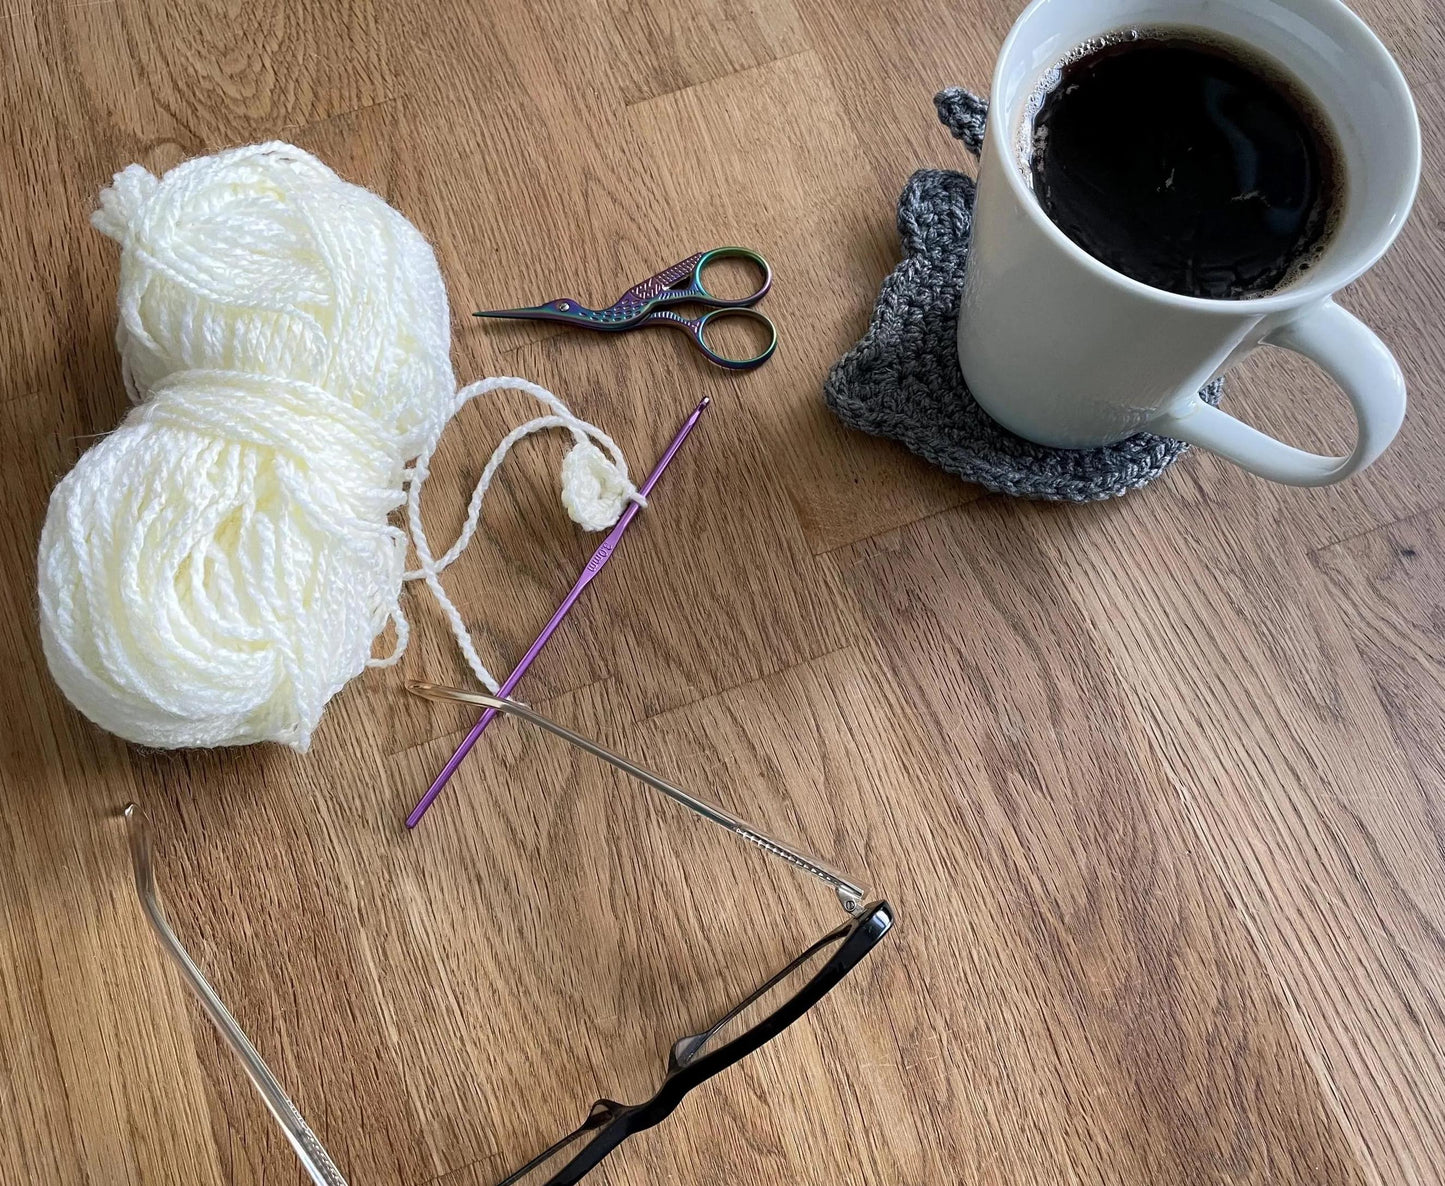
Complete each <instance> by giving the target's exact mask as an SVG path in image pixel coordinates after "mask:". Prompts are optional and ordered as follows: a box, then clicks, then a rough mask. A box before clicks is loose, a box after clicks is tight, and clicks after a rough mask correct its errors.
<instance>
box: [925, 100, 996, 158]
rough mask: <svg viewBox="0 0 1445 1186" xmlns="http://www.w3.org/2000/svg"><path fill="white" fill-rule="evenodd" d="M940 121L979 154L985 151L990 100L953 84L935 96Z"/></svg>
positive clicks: (969, 149)
mask: <svg viewBox="0 0 1445 1186" xmlns="http://www.w3.org/2000/svg"><path fill="white" fill-rule="evenodd" d="M933 106H934V107H935V108H937V110H938V118H939V121H940V122H941V123H942V124H943V126H944V127H945V128H947V129H948V130H949V131H950V132H952V133H953V135H954V138H955V139H958V140H962V141H963V146H964V147H965V148H966V149H968V151H969V152H971V153H973V155H974V156H978V154H979V153H980V152H982V151H983V127H984V122H985V120H987V118H988V100H987V99H985V98H983V97H982V96H980V95H975V94H974V93H973V92H972V91H966V90H964V89H963V88H962V87H960V86H951V87H949V88H948V89H946V90H942V91H939V92H938V94H936V95H934V96H933Z"/></svg>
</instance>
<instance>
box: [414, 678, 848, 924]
mask: <svg viewBox="0 0 1445 1186" xmlns="http://www.w3.org/2000/svg"><path fill="white" fill-rule="evenodd" d="M407 689H408V691H410V692H412V693H414V694H415V695H417V696H421V697H422V698H423V699H426V700H453V701H461V702H462V703H463V704H475V705H478V706H480V707H483V708H494V709H496V710H497V711H498V712H505V713H510V714H511V715H512V716H515V717H521V718H522V720H524V721H527V722H529V723H531V724H533V725H536V726H537V728H539V729H545V730H546V731H547V732H548V733H554V734H556V735H557V736H558V737H560V738H562V740H564V741H569V742H571V743H572V744H573V745H575V746H576V747H577V748H578V749H582V750H586V751H587V752H588V753H589V754H591V755H592V756H593V757H595V758H601V759H602V761H604V762H607V763H609V764H610V765H612V766H615V767H617V769H619V770H621V771H622V772H623V773H625V774H630V775H632V777H633V778H635V779H637V780H638V781H639V782H643V783H646V784H647V785H648V786H650V787H652V788H653V789H654V790H657V791H661V792H662V793H663V794H664V795H666V796H667V797H668V798H669V799H673V800H676V801H677V802H678V803H681V804H682V805H683V806H684V807H686V808H688V809H689V810H691V811H695V812H696V813H697V814H698V815H700V816H702V817H703V819H706V820H711V821H712V822H713V823H715V824H717V825H718V826H719V827H722V828H726V829H727V830H728V831H729V832H731V833H733V835H735V836H741V837H742V838H743V839H744V840H747V841H749V842H750V843H752V844H756V845H757V846H758V847H759V848H761V849H762V850H763V851H764V852H766V853H768V854H769V855H771V856H775V857H777V858H778V859H779V860H783V861H787V862H788V863H789V864H790V865H793V866H795V867H797V868H799V869H801V870H802V871H803V872H804V873H808V874H811V875H812V876H813V877H816V878H817V879H818V880H819V881H821V882H823V883H824V884H825V885H828V886H831V887H832V889H833V892H834V893H836V894H837V895H838V901H839V902H841V903H842V905H843V909H844V910H846V911H847V912H848V913H849V914H850V915H854V914H857V913H858V911H859V910H860V909H862V906H863V901H864V899H865V898H866V897H867V896H868V895H867V893H866V891H865V890H864V889H863V888H862V887H861V886H860V885H858V884H857V883H856V882H854V881H852V880H851V879H849V878H848V877H846V876H844V875H843V874H842V873H840V872H838V871H837V870H836V869H833V868H830V867H829V866H828V865H825V864H824V863H823V862H822V861H820V860H817V859H816V858H814V857H809V856H805V855H804V854H802V853H800V852H798V851H797V850H796V849H794V848H790V847H788V845H786V844H783V843H782V842H781V841H778V840H774V839H773V838H772V837H771V836H769V835H767V833H765V832H762V831H760V830H758V829H757V828H754V827H753V826H752V825H751V824H748V823H745V822H744V821H742V820H740V819H738V817H737V816H735V815H732V814H730V813H729V812H726V811H724V810H723V809H722V808H721V807H714V806H713V805H712V804H711V803H705V802H704V801H703V800H701V799H699V798H697V797H696V796H694V795H690V794H688V793H687V792H686V791H684V790H683V789H682V788H681V787H677V786H674V785H673V784H672V783H670V782H668V781H667V780H666V779H664V778H660V777H659V776H658V775H656V774H653V773H652V772H651V771H649V770H644V769H643V768H642V767H641V766H637V765H634V764H633V763H632V762H629V761H628V760H627V759H626V758H624V757H621V756H620V755H618V754H614V753H613V752H612V751H611V750H608V749H603V748H602V746H600V745H598V744H597V743H596V742H595V741H590V740H589V739H588V738H586V737H583V736H582V735H581V734H578V733H573V732H572V730H571V729H568V728H567V727H566V726H564V725H559V724H557V722H556V721H554V720H551V719H550V718H549V717H544V716H543V715H542V714H541V713H539V712H534V711H533V710H532V709H530V708H528V707H527V706H526V705H525V704H519V703H518V702H517V701H515V700H508V699H506V698H505V697H502V696H493V695H491V694H489V693H487V692H472V691H468V690H466V689H464V688H448V687H443V686H442V685H440V684H428V683H422V682H420V681H416V680H414V681H412V682H411V683H408V684H407Z"/></svg>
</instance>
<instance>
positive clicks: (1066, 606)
mask: <svg viewBox="0 0 1445 1186" xmlns="http://www.w3.org/2000/svg"><path fill="white" fill-rule="evenodd" d="M1069 515H1072V518H1073V519H1082V518H1085V517H1086V516H1087V515H1088V512H1087V511H1075V512H1072V513H1071V512H1053V513H1048V512H1041V511H1038V510H1035V509H1032V508H1029V507H1027V506H1022V507H1020V506H1015V505H1006V504H1002V503H1000V502H997V501H995V500H988V501H986V502H983V503H978V504H975V506H974V507H973V508H967V509H965V510H961V511H951V512H948V513H946V514H944V515H941V516H938V517H936V518H934V519H931V520H928V521H927V522H925V523H922V524H918V525H916V526H914V527H911V528H907V529H905V530H904V531H902V532H900V533H898V535H897V536H896V537H894V539H893V541H892V545H891V546H889V547H885V548H870V549H868V550H867V552H866V554H865V555H863V556H862V557H861V558H858V559H857V560H856V562H850V561H851V560H852V558H851V557H848V556H846V555H844V554H842V553H840V554H839V555H838V560H839V563H840V564H842V565H844V566H845V568H846V574H847V579H848V582H849V584H850V586H851V587H852V588H853V589H854V591H855V593H856V595H857V596H858V597H859V599H860V601H861V602H862V604H863V607H864V611H865V613H866V614H867V617H868V621H869V625H870V630H871V632H872V633H873V635H874V637H875V638H876V639H877V642H878V644H879V647H880V649H881V651H882V652H883V653H884V654H885V655H886V656H887V658H886V663H887V665H888V668H889V669H890V670H891V671H892V672H893V674H894V675H895V677H896V678H897V680H898V682H899V684H900V686H901V687H902V688H903V689H904V692H905V694H906V695H907V696H908V698H909V700H910V702H911V703H912V704H913V705H914V706H915V708H916V711H917V712H918V714H919V716H920V717H921V718H922V720H923V721H924V723H925V727H926V729H927V731H928V733H929V735H930V736H931V737H932V739H933V744H934V745H935V746H941V747H943V752H944V753H946V754H947V755H948V757H947V758H946V759H945V761H946V765H947V766H948V767H949V768H950V769H952V770H953V771H955V772H956V773H955V775H954V782H953V785H952V786H951V787H950V790H951V792H952V796H953V797H954V798H955V799H956V800H957V802H956V806H955V810H956V811H957V813H958V816H959V818H960V825H961V827H962V828H964V829H966V830H967V831H969V832H971V833H972V834H973V836H974V839H975V843H976V844H977V845H978V846H979V847H980V849H981V850H982V852H983V853H984V855H985V857H986V859H987V861H988V875H989V876H988V881H989V882H990V883H991V884H993V885H994V886H995V893H998V894H1001V895H1004V896H1005V900H1006V901H1007V902H1008V904H1009V905H1010V906H1011V907H1013V909H1014V910H1015V911H1016V912H1017V913H1016V918H1015V922H1014V926H1013V928H1012V933H1013V935H1014V941H1015V943H1016V944H1017V948H1016V952H1017V955H1016V958H1020V959H1022V960H1024V961H1025V964H1024V967H1023V968H1021V969H1018V971H1021V972H1023V973H1024V974H1023V975H1022V976H1020V977H1019V978H1018V980H1017V981H1015V979H1014V978H1013V977H1011V976H1008V975H1000V976H997V977H994V978H992V979H991V981H990V982H991V983H995V984H997V985H1000V986H1002V985H1006V984H1010V983H1017V984H1019V988H1018V989H1017V991H1019V992H1020V993H1023V994H1026V997H1025V999H1026V1002H1027V1006H1028V1007H1029V1008H1031V1009H1033V1010H1034V1011H1036V1014H1037V1016H1038V1017H1039V1018H1040V1019H1041V1021H1042V1023H1043V1024H1045V1025H1047V1027H1048V1033H1049V1046H1050V1048H1051V1049H1050V1051H1049V1053H1048V1054H1046V1053H1044V1052H1042V1051H1040V1050H1038V1049H1034V1048H1031V1049H1030V1051H1029V1054H1030V1057H1031V1058H1032V1059H1033V1060H1034V1061H1033V1065H1034V1066H1036V1067H1037V1068H1038V1074H1039V1075H1040V1077H1041V1078H1045V1079H1046V1080H1054V1081H1056V1082H1058V1083H1059V1084H1060V1085H1061V1091H1062V1092H1063V1093H1064V1095H1063V1099H1062V1101H1061V1103H1062V1107H1061V1108H1060V1110H1059V1112H1058V1114H1057V1115H1056V1116H1055V1117H1054V1118H1053V1119H1052V1124H1051V1127H1053V1126H1057V1129H1056V1130H1057V1131H1058V1132H1059V1133H1060V1134H1061V1135H1062V1134H1063V1133H1067V1134H1068V1135H1067V1137H1065V1138H1064V1139H1065V1140H1066V1141H1067V1144H1068V1148H1069V1150H1070V1152H1069V1154H1068V1157H1067V1163H1068V1165H1070V1166H1071V1167H1073V1168H1072V1169H1071V1170H1069V1171H1066V1172H1081V1173H1082V1174H1083V1176H1084V1177H1086V1178H1099V1179H1103V1180H1114V1179H1125V1180H1128V1179H1132V1178H1137V1179H1139V1180H1147V1181H1208V1180H1211V1179H1213V1178H1218V1177H1222V1176H1228V1177H1229V1179H1230V1180H1232V1181H1246V1180H1258V1181H1284V1180H1298V1181H1301V1182H1305V1181H1310V1182H1321V1181H1335V1180H1338V1181H1354V1180H1356V1175H1357V1170H1356V1168H1355V1163H1354V1160H1353V1157H1352V1155H1351V1150H1350V1149H1349V1147H1348V1145H1347V1144H1346V1143H1345V1141H1344V1139H1343V1136H1342V1134H1341V1133H1340V1131H1339V1130H1338V1128H1337V1127H1336V1125H1335V1123H1334V1122H1333V1118H1332V1117H1331V1116H1330V1115H1329V1113H1328V1110H1327V1108H1326V1106H1325V1101H1324V1099H1323V1097H1322V1089H1321V1087H1320V1085H1319V1084H1318V1083H1317V1082H1316V1081H1315V1078H1314V1074H1313V1071H1312V1070H1311V1068H1310V1067H1309V1066H1308V1064H1307V1063H1306V1062H1305V1061H1304V1060H1303V1059H1302V1058H1301V1057H1300V1054H1299V1052H1298V1050H1297V1048H1296V1044H1295V1038H1294V1033H1293V1030H1292V1028H1291V1025H1290V1020H1289V1017H1288V1014H1287V1012H1286V1011H1285V1010H1284V1009H1283V1008H1282V1007H1281V1005H1280V1002H1279V1001H1278V1000H1277V999H1276V997H1275V995H1274V993H1273V992H1272V990H1271V988H1270V986H1269V984H1268V981H1267V978H1265V977H1263V976H1261V972H1262V971H1263V968H1262V967H1261V964H1260V962H1259V959H1258V956H1257V953H1256V952H1255V949H1254V947H1253V944H1252V941H1251V937H1250V935H1249V933H1248V931H1247V930H1246V928H1244V927H1243V926H1241V925H1240V922H1239V920H1238V919H1237V918H1236V917H1234V915H1233V912H1232V911H1231V909H1230V907H1229V901H1230V899H1229V896H1228V894H1227V892H1226V887H1225V886H1224V885H1222V884H1221V883H1220V881H1219V879H1218V877H1217V874H1216V871H1215V870H1214V869H1213V868H1212V867H1211V865H1210V863H1209V862H1208V860H1207V859H1204V858H1203V856H1202V854H1200V853H1199V852H1197V851H1196V841H1195V836H1194V829H1193V826H1192V822H1191V820H1190V817H1189V814H1188V811H1187V809H1186V808H1187V805H1186V803H1185V802H1184V801H1183V800H1182V799H1181V797H1180V795H1179V793H1178V791H1177V790H1176V788H1175V786H1174V785H1173V782H1172V780H1171V778H1170V777H1169V774H1168V772H1167V769H1166V757H1165V755H1164V754H1163V753H1162V752H1161V751H1159V750H1158V749H1157V748H1156V746H1155V744H1154V742H1153V739H1152V738H1151V737H1150V735H1149V731H1148V730H1147V729H1145V728H1144V727H1143V721H1142V720H1141V719H1140V717H1139V715H1138V712H1137V709H1136V708H1135V707H1134V706H1132V705H1131V704H1130V703H1129V700H1128V698H1127V697H1126V696H1125V695H1124V686H1123V683H1122V681H1121V680H1120V678H1119V674H1118V673H1117V672H1116V671H1115V670H1114V669H1113V667H1112V664H1111V663H1110V661H1109V655H1108V652H1107V649H1106V648H1105V647H1103V646H1101V645H1100V642H1099V640H1098V638H1097V637H1096V635H1097V624H1096V623H1095V622H1094V621H1093V620H1092V618H1091V615H1090V614H1089V613H1088V611H1087V609H1086V607H1084V606H1081V605H1080V604H1079V602H1078V599H1077V598H1076V596H1075V594H1074V591H1073V588H1072V584H1073V581H1074V580H1075V578H1076V576H1077V574H1076V573H1075V572H1074V571H1072V570H1071V569H1070V568H1069V567H1067V566H1064V565H1061V564H1059V563H1058V562H1057V557H1056V555H1055V554H1054V552H1053V551H1052V549H1051V548H1049V547H1048V541H1047V536H1046V535H1045V534H1044V533H1045V530H1046V528H1045V524H1046V523H1047V524H1052V525H1053V526H1054V527H1055V528H1056V529H1057V528H1061V527H1062V526H1063V525H1064V521H1065V516H1069ZM1041 537H1042V538H1041ZM944 673H948V674H947V675H946V676H945V674H944ZM1011 970H1012V969H1011ZM1050 1055H1051V1056H1052V1057H1050ZM1053 1059H1057V1060H1058V1061H1057V1062H1056V1063H1054V1062H1053ZM1051 1064H1052V1065H1051ZM1226 1068H1227V1069H1226ZM1262 1115H1268V1116H1269V1117H1270V1118H1271V1122H1270V1125H1269V1136H1268V1138H1267V1139H1261V1140H1257V1141H1256V1140H1254V1139H1252V1138H1251V1135H1250V1134H1252V1133H1258V1132H1259V1129H1258V1125H1257V1123H1256V1121H1255V1119H1254V1117H1256V1116H1262ZM1125 1133H1127V1134H1128V1135H1127V1137H1126V1136H1125ZM1050 1161H1051V1162H1052V1159H1050ZM1053 1164H1054V1168H1053V1169H1051V1168H1050V1166H1049V1165H1048V1164H1046V1165H1039V1166H1030V1167H1029V1168H1030V1170H1031V1171H1032V1173H1031V1175H1028V1176H1026V1175H1023V1174H1018V1175H1015V1174H1010V1175H1009V1177H1010V1178H1011V1179H1013V1178H1015V1177H1016V1178H1017V1180H1028V1179H1029V1177H1032V1180H1041V1179H1042V1178H1043V1177H1044V1176H1046V1175H1048V1176H1050V1177H1051V1175H1052V1174H1053V1173H1055V1172H1059V1167H1058V1166H1057V1164H1056V1163H1053ZM1080 1166H1084V1167H1087V1168H1084V1169H1080V1168H1079V1167H1080ZM1059 1180H1064V1179H1063V1178H1062V1177H1061V1178H1060V1179H1059Z"/></svg>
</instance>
